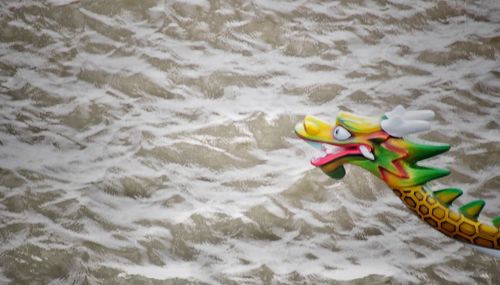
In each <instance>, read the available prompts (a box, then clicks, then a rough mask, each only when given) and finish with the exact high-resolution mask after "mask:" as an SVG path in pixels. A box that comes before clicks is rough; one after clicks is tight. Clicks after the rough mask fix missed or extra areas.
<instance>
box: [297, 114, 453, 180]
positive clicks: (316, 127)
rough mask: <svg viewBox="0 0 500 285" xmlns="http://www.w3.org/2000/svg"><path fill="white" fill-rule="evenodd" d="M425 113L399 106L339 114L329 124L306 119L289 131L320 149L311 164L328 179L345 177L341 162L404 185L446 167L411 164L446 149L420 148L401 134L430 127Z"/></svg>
mask: <svg viewBox="0 0 500 285" xmlns="http://www.w3.org/2000/svg"><path fill="white" fill-rule="evenodd" d="M433 117H434V113H433V112H432V111H430V110H421V111H406V110H405V109H404V108H403V107H402V106H398V107H396V108H395V109H394V110H392V111H390V112H387V113H385V114H383V115H382V116H379V117H367V116H360V115H356V114H352V113H349V112H343V111H341V112H339V113H338V115H337V117H336V120H335V123H333V124H329V123H327V122H325V121H322V120H320V119H317V118H315V117H312V116H306V117H305V118H304V121H303V122H301V123H298V124H297V125H296V126H295V133H296V134H297V135H298V136H299V137H300V138H302V139H303V140H305V141H306V142H308V143H309V144H311V145H312V146H314V147H315V148H317V149H319V150H320V154H319V156H317V157H315V158H313V159H312V160H311V164H312V165H314V166H316V167H319V168H321V170H322V171H323V172H324V173H325V174H327V175H328V176H330V177H332V178H335V179H341V178H343V177H344V176H345V169H344V164H346V163H351V164H354V165H357V166H360V167H362V168H364V169H367V170H368V171H370V172H371V173H373V174H374V175H375V176H377V177H379V178H380V179H382V180H384V181H385V182H386V183H387V184H388V185H389V186H391V187H408V186H414V185H421V184H424V183H425V182H427V181H429V180H431V179H436V178H439V177H442V176H445V175H447V174H449V171H448V170H446V169H438V168H427V167H422V166H419V165H417V164H416V163H417V162H418V161H420V160H422V159H425V158H428V157H431V156H434V155H437V154H439V153H442V152H445V151H447V150H448V149H449V148H450V146H449V145H435V144H420V143H415V142H411V141H410V140H408V139H406V138H405V137H406V136H407V135H410V134H413V133H417V132H422V131H425V130H428V129H429V128H430V123H429V122H428V120H430V119H432V118H433Z"/></svg>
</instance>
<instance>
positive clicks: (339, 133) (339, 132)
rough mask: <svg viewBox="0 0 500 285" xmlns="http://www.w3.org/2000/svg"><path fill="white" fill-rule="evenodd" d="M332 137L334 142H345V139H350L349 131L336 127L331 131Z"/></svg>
mask: <svg viewBox="0 0 500 285" xmlns="http://www.w3.org/2000/svg"><path fill="white" fill-rule="evenodd" d="M333 137H334V138H335V139H336V140H339V141H345V140H346V139H348V138H350V137H351V133H349V131H348V130H346V129H345V128H343V127H341V126H337V127H336V128H335V130H333Z"/></svg>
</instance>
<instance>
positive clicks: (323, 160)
mask: <svg viewBox="0 0 500 285" xmlns="http://www.w3.org/2000/svg"><path fill="white" fill-rule="evenodd" d="M368 148H369V149H371V148H370V147H369V146H368ZM358 154H361V151H360V150H359V145H358V146H356V147H348V148H347V147H342V149H341V150H340V151H337V152H335V153H328V154H326V155H325V156H323V157H320V158H317V159H313V160H311V164H312V165H314V166H318V167H319V166H323V165H325V164H327V163H330V162H332V161H334V160H336V159H339V158H341V157H344V156H347V155H358Z"/></svg>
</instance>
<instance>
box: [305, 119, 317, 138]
mask: <svg viewBox="0 0 500 285" xmlns="http://www.w3.org/2000/svg"><path fill="white" fill-rule="evenodd" d="M304 130H305V131H306V133H307V134H309V135H312V136H313V135H316V134H317V133H319V126H318V125H317V124H316V123H314V122H310V121H304Z"/></svg>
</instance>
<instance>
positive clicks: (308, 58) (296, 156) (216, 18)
mask: <svg viewBox="0 0 500 285" xmlns="http://www.w3.org/2000/svg"><path fill="white" fill-rule="evenodd" d="M0 3H1V4H0V9H1V12H0V185H1V186H0V284H4V283H5V284H9V283H10V284H304V283H306V284H337V283H342V284H343V283H344V282H347V283H351V282H352V283H356V284H378V283H426V284H437V283H468V284H471V283H481V284H495V283H496V284H498V280H500V260H496V259H494V258H492V257H490V256H486V255H483V254H481V253H479V252H477V251H474V250H473V249H470V248H469V247H466V246H464V245H462V244H461V243H458V242H455V241H453V240H450V239H448V238H446V237H445V236H444V235H442V234H440V233H439V232H437V231H434V230H433V229H431V228H430V227H428V226H427V225H426V224H424V223H422V222H421V221H420V220H419V219H418V218H417V217H416V216H414V215H413V214H411V213H410V212H409V210H407V209H406V208H405V207H404V206H403V205H402V204H401V202H400V201H399V200H398V198H397V197H396V196H395V195H394V194H393V193H392V191H390V190H389V189H387V187H386V186H385V185H384V184H382V183H381V182H379V181H377V180H375V178H373V177H371V176H370V174H368V173H367V172H365V171H363V170H361V169H355V168H348V169H347V170H348V173H347V175H346V177H345V178H344V179H343V180H341V181H334V180H331V179H329V178H328V177H326V176H325V175H324V174H323V173H321V171H320V170H318V169H314V168H313V167H312V166H310V165H309V163H308V161H309V159H310V157H311V155H312V154H313V153H314V150H313V149H312V148H310V147H308V146H307V145H306V144H304V143H303V142H302V141H300V140H299V139H297V138H296V137H295V135H294V134H293V132H292V129H293V126H294V124H295V123H297V122H298V121H300V120H301V119H302V117H303V116H304V115H305V114H312V115H315V116H318V117H321V118H324V119H329V120H333V118H334V116H335V114H336V112H337V111H338V110H350V111H355V112H357V113H360V114H366V115H379V114H381V113H383V112H384V111H388V110H391V109H392V108H393V107H395V106H396V105H398V104H403V105H405V106H406V107H409V108H417V109H432V110H434V111H436V113H437V114H438V116H437V119H436V125H435V126H434V128H433V129H434V130H433V131H432V132H430V133H428V134H425V135H422V136H421V138H424V139H429V140H434V141H437V142H448V143H450V144H452V145H453V148H452V150H451V151H450V152H449V153H447V154H445V155H442V156H440V157H439V158H436V159H434V160H432V161H431V162H429V163H432V164H433V165H437V166H441V167H448V168H450V169H451V170H452V175H451V176H449V177H447V178H445V179H441V180H439V181H437V182H436V183H435V185H436V186H457V187H461V188H462V189H464V190H465V191H466V195H464V197H463V198H461V200H460V201H461V202H460V203H463V201H468V200H470V199H475V198H483V199H485V200H486V201H487V207H486V210H485V212H484V213H485V216H486V217H488V216H489V217H493V216H495V215H499V214H500V175H499V173H500V155H499V153H500V146H499V145H500V80H499V78H500V61H499V52H500V2H498V1H497V0H490V1H465V2H464V1H448V2H442V1H440V2H436V1H402V0H394V1H384V0H380V1H363V0H361V1H336V2H333V1H293V2H292V1H290V2H287V1H264V0H258V1H236V0H231V1H201V0H200V1H194V0H192V1H161V0H149V1H128V0H121V1H67V0H66V1H65V0H62V1H57V0H54V1H41V2H40V1H8V0H2V1H0ZM460 203H459V204H460Z"/></svg>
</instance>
